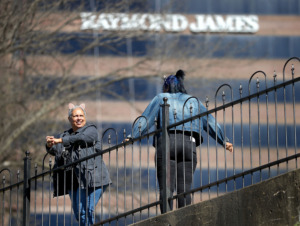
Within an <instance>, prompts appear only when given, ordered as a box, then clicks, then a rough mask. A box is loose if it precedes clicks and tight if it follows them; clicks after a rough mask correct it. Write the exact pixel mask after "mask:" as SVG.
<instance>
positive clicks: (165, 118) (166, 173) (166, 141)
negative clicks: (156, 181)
mask: <svg viewBox="0 0 300 226" xmlns="http://www.w3.org/2000/svg"><path fill="white" fill-rule="evenodd" d="M163 100H164V103H163V104H162V105H161V106H162V150H163V155H162V169H163V172H162V175H163V186H162V189H163V191H162V213H166V212H168V211H170V205H169V202H168V199H169V198H170V197H171V191H170V138H169V133H168V126H169V107H170V105H169V104H168V103H167V101H168V98H166V97H165V98H164V99H163Z"/></svg>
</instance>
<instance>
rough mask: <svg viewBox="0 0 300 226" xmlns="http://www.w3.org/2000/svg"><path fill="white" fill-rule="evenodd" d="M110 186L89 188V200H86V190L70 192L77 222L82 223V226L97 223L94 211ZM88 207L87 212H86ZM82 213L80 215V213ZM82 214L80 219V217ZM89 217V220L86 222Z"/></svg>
mask: <svg viewBox="0 0 300 226" xmlns="http://www.w3.org/2000/svg"><path fill="white" fill-rule="evenodd" d="M107 186H108V185H105V186H103V191H102V186H101V187H96V188H95V189H94V188H88V192H87V199H86V189H80V188H78V189H77V190H74V191H73V195H72V191H71V190H69V196H70V199H71V201H72V208H73V212H74V215H75V218H76V220H77V221H80V225H82V226H84V225H85V224H86V222H87V225H92V224H94V223H95V222H94V221H95V219H94V211H95V207H96V205H97V203H98V201H99V200H100V198H101V196H102V194H103V192H104V191H105V189H106V188H107ZM79 192H80V201H79ZM86 207H87V211H86ZM79 211H80V213H79ZM79 214H80V217H79ZM86 215H87V218H88V219H87V220H86Z"/></svg>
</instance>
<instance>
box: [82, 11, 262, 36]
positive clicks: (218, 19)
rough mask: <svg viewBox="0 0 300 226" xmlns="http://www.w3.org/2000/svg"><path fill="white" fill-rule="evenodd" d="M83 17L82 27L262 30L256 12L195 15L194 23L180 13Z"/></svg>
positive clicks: (109, 14) (222, 30)
mask: <svg viewBox="0 0 300 226" xmlns="http://www.w3.org/2000/svg"><path fill="white" fill-rule="evenodd" d="M80 16H81V28H80V29H81V30H87V29H94V30H96V29H97V30H110V31H118V30H123V31H138V30H143V31H154V32H161V31H166V32H183V31H184V30H186V29H187V28H188V29H189V30H190V31H191V32H192V33H200V32H229V33H254V32H257V31H258V30H259V23H258V17H257V16H256V15H227V16H223V15H195V21H192V22H189V20H188V19H187V18H186V17H185V16H184V15H180V14H166V15H161V14H147V13H145V14H139V13H136V14H126V13H102V14H99V15H96V14H94V13H90V12H83V13H80Z"/></svg>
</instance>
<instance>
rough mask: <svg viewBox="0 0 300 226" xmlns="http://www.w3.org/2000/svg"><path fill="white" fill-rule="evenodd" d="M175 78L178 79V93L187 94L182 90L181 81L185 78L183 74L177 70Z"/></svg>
mask: <svg viewBox="0 0 300 226" xmlns="http://www.w3.org/2000/svg"><path fill="white" fill-rule="evenodd" d="M175 76H176V78H177V79H178V81H179V82H178V84H177V90H178V92H181V93H187V92H186V90H185V88H184V84H183V80H184V76H185V73H184V71H183V70H181V69H180V70H178V71H177V72H176V75H175Z"/></svg>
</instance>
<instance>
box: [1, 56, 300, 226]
mask: <svg viewBox="0 0 300 226" xmlns="http://www.w3.org/2000/svg"><path fill="white" fill-rule="evenodd" d="M294 62H295V63H298V64H299V62H300V60H299V58H298V57H293V58H290V59H289V60H288V61H287V62H286V63H285V64H284V67H283V78H282V82H281V83H278V81H277V80H278V78H277V74H276V72H274V75H273V76H272V79H273V85H272V86H269V87H267V86H268V85H269V83H268V82H267V75H266V74H265V73H264V72H263V71H257V72H255V73H254V74H252V76H251V77H250V79H249V83H248V87H246V88H244V87H242V86H240V87H239V90H238V95H237V96H235V95H234V90H233V89H232V87H231V86H230V85H229V84H223V85H222V86H220V87H219V88H218V89H217V91H216V93H215V99H214V103H213V104H211V103H210V101H209V99H208V98H206V100H205V102H204V103H203V105H204V106H205V107H206V109H207V110H206V111H204V112H196V111H195V109H193V108H192V107H190V106H191V105H190V103H191V101H196V102H197V103H198V104H200V103H201V102H200V100H199V99H198V98H196V97H191V98H190V99H188V100H187V101H186V103H185V105H184V106H182V109H176V111H174V112H169V105H168V100H167V99H166V100H165V102H164V104H162V108H161V111H162V115H163V117H162V122H163V123H162V125H160V126H158V123H159V121H158V120H157V121H155V125H156V128H148V126H147V133H146V134H142V133H141V132H140V136H139V137H136V138H130V139H129V140H127V139H128V134H129V133H128V131H125V130H124V131H117V130H116V129H114V128H108V129H107V130H105V131H103V132H102V139H101V143H102V149H101V151H96V150H95V151H94V154H91V155H89V156H87V157H84V158H80V159H79V160H77V161H72V162H67V159H65V162H64V164H62V165H60V166H58V167H54V163H55V161H54V156H50V155H49V154H46V155H45V156H44V159H43V162H42V163H41V164H37V163H35V165H34V167H32V165H31V161H32V160H31V156H30V153H29V152H26V155H25V157H24V169H23V171H24V172H23V173H21V172H20V170H18V171H17V172H16V173H15V172H12V171H11V170H10V169H8V168H4V169H2V170H1V171H0V175H1V176H2V186H1V188H0V203H1V205H0V216H1V225H79V223H78V222H77V220H76V219H75V215H74V212H73V210H72V207H71V203H72V202H74V198H73V197H72V195H68V194H66V195H61V196H58V197H54V196H53V191H54V190H55V187H54V185H56V186H57V187H56V190H57V192H59V191H60V192H62V191H63V192H64V193H65V192H66V190H67V187H68V185H69V184H67V183H66V180H65V178H66V176H67V175H68V176H70V177H71V184H73V183H75V179H76V178H74V176H73V175H74V172H75V170H79V172H82V173H81V174H80V176H81V177H84V179H85V180H86V181H88V179H89V177H91V175H90V172H93V173H95V171H96V170H97V169H96V168H95V167H94V169H86V168H85V166H87V162H88V161H99V160H100V159H102V160H103V161H104V162H105V164H106V167H107V169H108V171H109V174H110V178H111V181H112V183H111V184H109V185H108V187H107V188H106V190H105V192H104V193H103V195H102V197H101V198H100V200H99V202H98V204H97V205H96V206H95V211H94V213H93V214H94V218H95V220H96V224H95V225H129V224H132V223H134V222H138V221H141V220H143V219H147V218H150V217H154V216H157V215H159V214H161V213H165V212H168V211H171V210H172V209H173V210H175V209H178V208H179V202H180V200H184V202H185V204H186V202H187V200H188V199H187V198H188V197H189V196H190V197H191V204H194V203H199V202H201V201H204V200H209V199H211V198H215V197H218V196H221V195H223V194H226V193H227V192H231V191H235V190H238V189H242V188H244V187H246V186H249V185H252V184H255V183H258V182H261V181H263V180H266V179H269V178H272V177H274V176H277V175H279V174H282V173H285V172H288V171H291V170H294V169H297V168H298V165H299V157H300V152H299V151H298V144H299V143H300V136H299V134H300V122H299V119H298V118H297V116H298V115H299V112H300V105H298V104H297V102H296V101H295V98H296V96H298V95H299V93H298V92H299V91H298V90H296V89H295V85H296V84H298V82H299V81H300V77H296V76H295V67H294ZM287 66H290V67H291V70H290V73H288V74H289V75H286V70H287V69H286V67H287ZM288 76H289V78H288V79H287V77H288ZM245 89H246V91H244V90H245ZM253 90H255V91H253ZM245 93H247V94H246V95H245ZM279 94H280V95H283V96H281V97H278V95H279ZM287 95H289V96H292V98H291V100H289V101H287V100H286V96H287ZM270 98H272V100H273V101H272V104H270V103H269V99H270ZM278 98H280V99H283V100H284V101H283V103H280V104H279V103H278V101H277V100H278ZM184 108H189V110H190V116H189V117H186V118H182V119H179V118H177V114H178V112H179V111H183V109H184ZM169 115H172V117H174V121H175V123H173V124H169V118H168V117H169ZM209 115H212V116H213V117H214V118H216V119H217V120H216V121H217V123H218V124H219V125H220V127H217V123H215V130H216V131H218V129H222V130H223V131H224V136H225V137H227V138H228V139H229V142H231V143H232V144H233V150H234V151H233V153H230V152H228V151H226V149H225V147H224V146H222V145H220V144H218V142H217V141H216V138H217V137H211V136H210V135H209V133H208V132H205V131H204V132H201V133H200V136H201V137H203V142H202V143H200V145H199V146H195V149H192V153H191V156H192V160H191V164H192V169H194V170H195V171H194V173H192V174H191V175H192V184H191V187H188V186H187V185H186V184H185V181H186V178H187V177H190V176H191V175H189V174H187V171H186V169H185V167H188V165H187V164H186V163H187V162H186V160H185V159H183V160H182V163H183V164H182V166H183V171H182V172H181V171H180V169H181V168H180V166H179V164H181V163H179V162H180V161H178V160H179V159H176V158H178V157H176V158H175V164H172V163H170V162H171V161H170V145H171V144H170V136H171V132H170V131H171V130H172V136H173V135H174V137H175V142H181V139H184V138H180V135H182V133H180V132H178V131H177V129H176V128H177V127H178V126H180V125H183V124H184V125H187V127H188V125H191V124H192V123H200V120H202V119H203V118H207V117H209ZM271 116H272V117H271ZM142 120H144V121H146V122H147V120H148V119H147V118H145V117H143V116H141V117H139V118H137V119H136V120H135V122H134V123H133V125H132V128H133V127H134V125H136V124H139V123H140V122H141V121H142ZM147 125H148V122H147ZM203 126H206V127H207V128H209V125H208V124H207V125H203ZM140 129H141V128H140ZM174 131H175V132H174ZM183 132H184V131H183ZM158 134H161V144H162V149H163V150H165V152H164V153H163V156H162V168H163V171H162V172H161V173H162V174H161V175H158V170H157V167H158V164H159V163H158V157H157V144H158V138H157V136H156V135H158ZM177 135H179V136H177ZM190 137H191V138H190V142H191V144H192V143H193V142H194V140H193V139H192V137H193V132H191V134H190ZM153 144H154V145H153ZM184 145H185V142H183V152H184V151H186V150H188V149H187V148H186V147H185V146H184ZM86 146H87V145H86ZM81 151H85V149H84V148H82V150H81ZM175 153H176V150H175ZM193 153H195V154H193ZM175 156H177V155H175ZM40 165H41V166H40ZM178 174H182V176H183V187H184V191H181V192H179V190H178V188H179V187H180V186H181V184H180V183H181V182H179V181H177V178H178ZM21 177H23V178H21ZM158 177H162V184H161V185H160V186H161V188H160V187H159V184H158V179H157V178H158ZM173 177H174V178H175V182H172V181H171V178H173ZM55 181H58V183H56V182H55ZM172 183H175V184H173V186H174V191H172V188H171V186H172V185H171V184H172ZM79 187H81V188H82V189H85V188H86V187H87V183H81V182H80V183H79ZM94 189H96V188H95V187H94ZM102 189H104V188H103V187H102ZM71 193H73V190H72V188H71ZM160 194H162V198H161V199H160ZM83 195H84V194H83ZM86 205H88V204H86Z"/></svg>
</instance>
